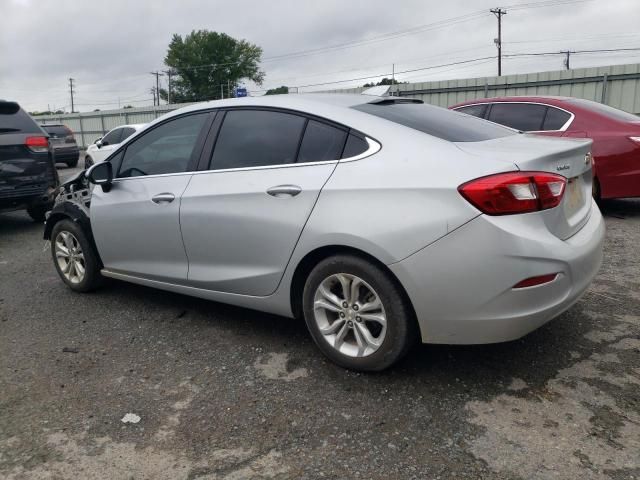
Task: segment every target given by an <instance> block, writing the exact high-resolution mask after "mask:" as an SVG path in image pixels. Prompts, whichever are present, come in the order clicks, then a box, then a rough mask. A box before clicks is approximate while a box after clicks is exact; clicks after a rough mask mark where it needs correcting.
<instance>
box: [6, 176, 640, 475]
mask: <svg viewBox="0 0 640 480" xmlns="http://www.w3.org/2000/svg"><path fill="white" fill-rule="evenodd" d="M60 173H61V175H62V176H63V177H64V176H67V175H69V174H71V173H73V172H72V170H71V169H61V170H60ZM603 212H604V213H605V215H606V222H607V242H606V246H605V262H604V265H603V267H602V269H601V271H600V274H599V275H598V277H597V279H596V281H595V282H594V284H593V285H592V287H591V289H590V290H589V291H588V293H587V294H586V295H585V296H584V297H583V299H582V300H581V301H580V302H579V303H577V304H576V305H575V306H574V307H573V308H571V309H570V310H569V311H568V312H566V313H565V314H563V315H562V316H561V317H559V318H557V319H556V320H554V321H553V322H550V323H549V324H547V325H546V326H545V327H543V328H541V329H539V330H538V331H536V332H534V333H532V334H530V335H528V336H527V337H525V338H523V339H521V340H519V341H515V342H511V343H507V344H499V345H488V346H478V347H447V346H421V347H419V348H417V349H416V350H415V351H413V352H412V353H411V354H410V356H409V357H408V358H407V359H406V360H404V361H403V362H402V363H401V364H399V365H398V366H397V367H395V368H393V369H391V370H388V371H386V372H383V373H381V374H367V375H363V374H357V373H353V372H349V371H346V370H343V369H341V368H339V367H336V366H334V365H333V364H331V363H329V362H328V361H327V360H325V359H324V358H323V357H322V356H321V355H320V353H319V352H318V351H317V349H316V348H315V346H314V345H313V343H312V341H311V339H310V337H309V335H308V334H307V332H306V330H305V327H304V325H303V324H302V323H301V322H297V321H293V320H288V319H284V318H279V317H274V316H270V315H266V314H263V313H258V312H253V311H250V310H244V309H240V308H234V307H229V306H225V305H221V304H217V303H212V302H206V301H201V300H198V299H193V298H189V297H185V296H180V295H175V294H171V293H167V292H161V291H157V290H152V289H149V288H145V287H140V286H136V285H129V284H125V283H120V282H115V281H114V282H110V283H108V284H107V286H105V287H104V288H102V289H101V290H99V291H97V292H95V293H91V294H84V295H82V294H75V293H73V292H71V291H70V290H69V289H67V288H66V287H65V286H64V284H63V283H62V282H61V281H60V280H59V279H58V277H57V274H56V272H55V270H54V268H53V266H52V264H51V260H50V257H49V252H48V249H47V248H46V245H45V243H44V241H43V240H42V226H41V225H36V224H34V223H33V222H31V221H30V219H29V218H28V217H27V216H26V214H23V213H14V214H5V215H0V278H1V281H0V333H1V335H0V477H1V478H5V479H23V478H29V479H31V478H34V479H45V478H46V479H51V478H82V479H99V478H100V479H102V478H109V479H143V478H144V479H154V480H155V479H172V480H173V479H248V478H256V479H257V478H276V479H280V478H281V479H317V478H335V479H346V478H349V479H352V478H363V479H364V478H368V479H387V478H393V479H405V478H415V479H425V478H429V479H431V478H441V479H446V478H483V479H515V478H523V479H573V478H581V479H607V478H614V479H631V478H636V479H637V478H640V257H639V254H638V252H639V251H640V201H631V200H627V201H615V202H610V203H608V204H606V205H605V206H604V208H603ZM128 413H132V414H135V415H137V416H139V417H140V420H139V422H137V423H123V422H122V421H121V419H122V418H123V417H124V416H125V415H126V414H128ZM134 420H135V417H134Z"/></svg>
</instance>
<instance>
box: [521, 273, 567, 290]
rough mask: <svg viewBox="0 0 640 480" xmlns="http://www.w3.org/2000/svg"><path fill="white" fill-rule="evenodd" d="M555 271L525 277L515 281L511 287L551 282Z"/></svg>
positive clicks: (554, 277)
mask: <svg viewBox="0 0 640 480" xmlns="http://www.w3.org/2000/svg"><path fill="white" fill-rule="evenodd" d="M557 276H558V274H557V273H548V274H547V275H539V276H537V277H531V278H526V279H524V280H522V281H521V282H518V283H516V284H515V285H514V286H513V288H527V287H535V286H537V285H543V284H545V283H549V282H553V281H554V280H555V279H556V277H557Z"/></svg>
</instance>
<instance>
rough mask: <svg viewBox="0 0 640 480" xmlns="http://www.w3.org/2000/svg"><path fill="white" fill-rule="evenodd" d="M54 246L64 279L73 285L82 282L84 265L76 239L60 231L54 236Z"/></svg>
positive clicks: (82, 254) (84, 270) (82, 255)
mask: <svg viewBox="0 0 640 480" xmlns="http://www.w3.org/2000/svg"><path fill="white" fill-rule="evenodd" d="M54 245H55V254H56V261H57V262H58V267H59V268H60V271H61V272H62V274H63V275H64V277H65V278H66V279H67V280H68V281H69V282H71V283H74V284H77V283H80V282H82V280H83V279H84V275H85V272H86V265H85V260H84V253H82V247H81V246H80V242H79V241H78V239H77V238H76V237H75V236H74V235H73V234H72V233H71V232H68V231H65V230H62V231H61V232H59V233H58V235H57V236H56V239H55V243H54Z"/></svg>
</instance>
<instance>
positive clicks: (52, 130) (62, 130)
mask: <svg viewBox="0 0 640 480" xmlns="http://www.w3.org/2000/svg"><path fill="white" fill-rule="evenodd" d="M42 128H44V130H45V131H46V132H47V133H48V134H49V135H51V136H52V137H66V136H67V135H71V130H69V129H68V128H67V127H65V126H63V125H52V126H49V125H42Z"/></svg>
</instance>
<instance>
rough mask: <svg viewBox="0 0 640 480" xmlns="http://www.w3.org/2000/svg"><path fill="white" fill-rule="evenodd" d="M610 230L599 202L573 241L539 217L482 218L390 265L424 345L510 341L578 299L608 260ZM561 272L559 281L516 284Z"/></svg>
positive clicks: (552, 316) (531, 215)
mask: <svg viewBox="0 0 640 480" xmlns="http://www.w3.org/2000/svg"><path fill="white" fill-rule="evenodd" d="M604 230H605V229H604V221H603V219H602V215H601V214H600V211H599V210H598V207H597V206H596V205H595V202H594V203H593V205H592V209H591V213H590V217H589V220H588V222H587V223H586V224H585V225H584V226H583V227H582V229H580V230H579V231H578V232H577V233H576V234H575V235H573V236H572V237H570V238H568V239H566V240H560V239H559V238H557V237H555V236H554V235H552V234H551V233H550V232H549V231H548V229H547V228H546V226H545V225H544V222H543V221H542V218H541V217H540V216H536V215H535V214H528V215H513V216H504V217H490V216H486V215H481V216H479V217H476V218H475V219H474V220H472V221H470V222H469V223H467V224H465V225H463V226H462V227H460V228H458V229H457V230H455V231H453V232H452V233H450V234H449V235H447V236H445V237H443V238H442V239H440V240H439V241H437V242H435V243H434V244H432V245H430V246H428V247H425V248H424V249H422V250H420V251H419V252H417V253H414V254H413V255H411V256H410V257H407V258H406V259H404V260H402V261H400V262H398V263H395V264H392V265H389V268H390V269H391V270H392V271H393V272H394V274H395V275H396V276H397V277H398V279H399V280H400V282H401V283H402V284H403V285H404V287H405V289H406V290H407V293H408V295H409V298H410V299H411V302H412V303H413V307H414V309H415V311H416V314H417V317H418V322H419V324H420V330H421V335H422V341H423V342H424V343H447V344H482V343H495V342H505V341H510V340H515V339H517V338H520V337H522V336H523V335H526V334H527V333H529V332H531V331H533V330H535V329H536V328H538V327H540V326H542V325H543V324H545V323H546V322H548V321H549V320H551V319H552V318H554V317H556V316H558V315H559V314H561V313H562V312H564V311H565V310H567V309H568V308H569V307H570V306H571V305H573V304H574V303H575V302H576V301H578V300H579V298H580V297H581V296H582V294H583V293H584V292H585V290H586V289H587V288H588V287H589V285H590V283H591V281H592V280H593V278H594V277H595V275H596V274H597V272H598V269H599V268H600V264H601V263H602V245H603V242H604ZM556 272H558V273H559V275H558V277H557V278H556V279H555V280H554V281H553V282H550V283H546V284H544V285H540V286H536V287H529V288H522V289H513V288H512V287H513V286H514V285H515V284H517V283H518V282H520V281H521V280H524V279H525V278H529V277H534V276H538V275H544V274H549V273H556Z"/></svg>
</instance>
